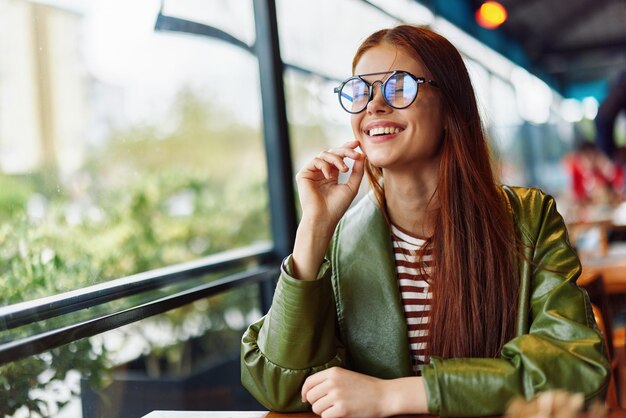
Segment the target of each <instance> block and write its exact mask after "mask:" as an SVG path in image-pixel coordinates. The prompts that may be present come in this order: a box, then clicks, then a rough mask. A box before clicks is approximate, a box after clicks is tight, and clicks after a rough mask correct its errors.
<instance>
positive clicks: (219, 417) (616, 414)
mask: <svg viewBox="0 0 626 418" xmlns="http://www.w3.org/2000/svg"><path fill="white" fill-rule="evenodd" d="M586 416H587V414H582V415H581V418H585V417H586ZM403 417H415V418H436V417H435V416H434V415H403ZM142 418H319V416H318V415H315V414H314V413H293V414H279V413H277V412H267V411H153V412H150V413H149V414H148V415H144V416H143V417H142ZM492 418H496V417H492ZM606 418H626V411H611V412H609V414H608V415H607V416H606Z"/></svg>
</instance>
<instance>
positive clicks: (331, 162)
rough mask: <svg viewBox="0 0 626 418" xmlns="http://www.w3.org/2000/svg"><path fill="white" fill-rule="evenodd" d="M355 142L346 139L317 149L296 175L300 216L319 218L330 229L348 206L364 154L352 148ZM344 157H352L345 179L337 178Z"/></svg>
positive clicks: (356, 190) (355, 192)
mask: <svg viewBox="0 0 626 418" xmlns="http://www.w3.org/2000/svg"><path fill="white" fill-rule="evenodd" d="M358 145H359V142H358V141H356V140H354V141H350V142H346V143H345V144H343V145H342V146H340V147H337V148H332V149H329V150H328V151H324V152H322V153H320V154H319V155H318V156H317V157H315V158H314V159H313V160H311V161H310V162H309V163H308V164H307V165H306V166H305V167H304V168H303V169H302V170H300V171H299V172H298V174H297V175H296V182H297V184H298V192H299V196H300V205H301V206H302V218H303V219H310V220H314V221H316V222H322V223H323V224H325V225H327V226H328V228H329V229H331V230H333V229H334V228H335V226H336V225H337V223H338V222H339V219H341V217H342V216H343V214H344V213H345V212H346V210H348V207H350V203H352V201H353V200H354V198H355V197H356V194H357V192H358V191H359V185H360V184H361V179H362V178H363V172H364V170H363V167H364V160H365V157H364V155H363V154H361V153H359V152H357V151H355V148H356V147H357V146H358ZM344 158H351V159H353V160H354V165H353V167H352V173H351V175H350V178H349V179H348V182H347V183H345V184H339V183H338V182H337V179H338V176H339V172H342V173H345V172H347V171H348V166H347V165H346V164H345V163H344V162H343V159H344Z"/></svg>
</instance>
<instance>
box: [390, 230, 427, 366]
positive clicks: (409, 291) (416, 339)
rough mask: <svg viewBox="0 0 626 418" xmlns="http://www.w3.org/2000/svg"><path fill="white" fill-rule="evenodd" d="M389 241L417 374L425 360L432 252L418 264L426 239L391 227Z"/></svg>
mask: <svg viewBox="0 0 626 418" xmlns="http://www.w3.org/2000/svg"><path fill="white" fill-rule="evenodd" d="M391 238H392V243H393V252H394V258H395V262H396V271H397V272H398V284H399V286H400V295H401V297H402V305H403V306H404V316H405V318H406V322H407V326H408V330H409V345H410V351H411V361H412V364H413V370H414V371H415V373H416V374H417V375H420V374H421V369H422V365H423V364H424V363H426V361H427V359H426V356H425V354H426V337H427V335H428V318H429V311H430V305H431V301H432V293H431V292H430V291H429V284H428V282H427V281H426V280H427V279H428V277H429V275H430V273H431V269H432V264H431V262H432V250H431V249H430V248H429V249H427V250H426V252H425V253H424V257H423V258H422V260H421V263H420V260H418V259H417V256H416V254H417V252H418V251H419V250H420V249H421V248H422V246H423V245H424V244H425V242H426V241H425V240H423V239H421V238H417V237H414V236H412V235H409V234H408V233H406V232H405V231H402V230H401V229H399V228H398V227H396V226H395V225H391Z"/></svg>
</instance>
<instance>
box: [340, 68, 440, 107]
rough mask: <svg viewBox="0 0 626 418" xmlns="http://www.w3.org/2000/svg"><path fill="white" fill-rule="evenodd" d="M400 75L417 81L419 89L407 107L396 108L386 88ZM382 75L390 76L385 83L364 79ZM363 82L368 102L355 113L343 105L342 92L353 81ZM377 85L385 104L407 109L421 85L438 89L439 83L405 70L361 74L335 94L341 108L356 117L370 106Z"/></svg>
mask: <svg viewBox="0 0 626 418" xmlns="http://www.w3.org/2000/svg"><path fill="white" fill-rule="evenodd" d="M400 73H404V74H406V75H408V76H409V77H411V78H412V79H413V80H415V82H416V83H417V89H416V90H415V97H413V100H411V102H410V103H408V104H407V105H406V106H394V105H392V104H391V103H389V100H387V97H386V96H385V88H386V87H387V82H388V81H389V80H390V79H391V78H392V77H393V76H394V75H396V74H400ZM381 74H389V77H387V79H386V80H385V81H381V80H376V81H373V82H371V83H369V82H368V81H367V80H365V79H363V77H368V76H371V75H381ZM355 79H358V80H361V81H362V82H364V83H365V85H366V86H367V87H368V89H369V95H368V98H367V102H366V103H365V106H363V109H361V110H359V111H358V112H353V111H352V110H348V109H346V107H345V106H344V105H343V102H342V101H341V90H343V87H344V86H345V85H346V84H347V83H349V82H350V81H352V80H355ZM376 83H380V92H381V94H382V96H383V100H384V101H385V103H387V105H388V106H389V107H392V108H394V109H406V108H407V107H409V106H411V105H412V104H413V102H415V99H417V95H418V93H419V86H420V84H429V85H431V86H433V87H437V82H436V81H435V80H428V79H426V78H424V77H416V76H414V75H413V74H411V73H410V72H408V71H404V70H394V71H382V72H380V73H369V74H359V75H355V76H354V77H350V78H349V79H347V80H345V81H344V82H343V83H341V84H340V85H339V86H338V87H335V89H334V92H335V93H337V97H338V98H339V104H340V105H341V107H342V108H343V110H345V111H346V112H348V113H351V114H353V115H356V114H357V113H361V112H362V111H364V110H365V109H366V108H367V105H368V104H369V102H371V101H372V98H373V97H374V84H376Z"/></svg>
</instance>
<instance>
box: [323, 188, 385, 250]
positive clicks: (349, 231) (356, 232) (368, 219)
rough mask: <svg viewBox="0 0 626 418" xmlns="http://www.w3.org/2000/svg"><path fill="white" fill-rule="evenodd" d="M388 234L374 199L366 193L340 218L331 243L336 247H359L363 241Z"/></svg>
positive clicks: (370, 194)
mask: <svg viewBox="0 0 626 418" xmlns="http://www.w3.org/2000/svg"><path fill="white" fill-rule="evenodd" d="M385 233H387V235H389V226H388V225H387V222H386V221H385V218H384V216H383V214H382V213H381V211H380V208H379V207H378V204H377V203H376V201H375V198H374V196H373V194H372V193H368V194H366V195H365V196H363V197H362V198H361V200H359V201H358V202H357V203H355V204H354V205H353V206H352V207H351V208H350V209H349V210H348V211H347V212H346V213H345V214H344V215H343V217H342V218H341V220H340V221H339V224H338V225H337V229H336V230H335V235H334V237H333V242H332V245H333V246H334V247H335V248H336V247H337V246H342V247H344V248H360V247H361V246H362V245H363V242H364V241H370V240H373V239H380V238H379V237H381V236H382V235H384V234H385Z"/></svg>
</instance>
